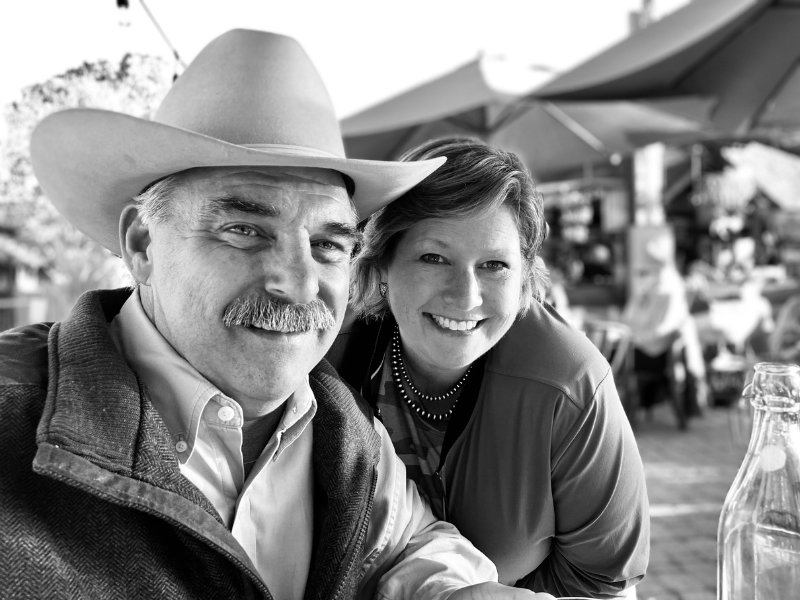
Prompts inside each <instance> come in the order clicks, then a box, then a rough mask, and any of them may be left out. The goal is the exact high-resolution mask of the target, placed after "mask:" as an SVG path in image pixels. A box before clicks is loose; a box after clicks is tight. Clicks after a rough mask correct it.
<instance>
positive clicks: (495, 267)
mask: <svg viewBox="0 0 800 600" xmlns="http://www.w3.org/2000/svg"><path fill="white" fill-rule="evenodd" d="M484 265H485V266H486V268H487V269H490V270H492V271H500V270H502V269H505V268H506V267H507V265H506V263H504V262H501V261H499V260H490V261H488V262H486V263H484Z"/></svg>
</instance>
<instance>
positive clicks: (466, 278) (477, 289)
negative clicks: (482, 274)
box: [444, 269, 483, 311]
mask: <svg viewBox="0 0 800 600" xmlns="http://www.w3.org/2000/svg"><path fill="white" fill-rule="evenodd" d="M444 300H445V302H447V303H448V304H450V305H452V306H454V307H455V308H458V309H459V310H463V311H467V310H472V309H473V308H475V307H476V306H480V305H481V304H483V296H482V294H481V285H480V281H479V280H478V278H477V277H476V275H475V273H474V272H473V271H472V270H471V269H468V270H458V271H455V272H453V273H451V274H450V276H449V278H448V281H447V288H446V290H445V293H444Z"/></svg>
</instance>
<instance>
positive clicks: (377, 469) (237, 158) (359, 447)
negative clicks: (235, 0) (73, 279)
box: [0, 30, 549, 600]
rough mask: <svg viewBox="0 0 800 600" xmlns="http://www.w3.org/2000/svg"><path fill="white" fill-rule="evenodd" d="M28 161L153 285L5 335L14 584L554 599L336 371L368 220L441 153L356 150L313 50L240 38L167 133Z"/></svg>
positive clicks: (38, 140) (123, 126)
mask: <svg viewBox="0 0 800 600" xmlns="http://www.w3.org/2000/svg"><path fill="white" fill-rule="evenodd" d="M31 155H32V159H33V164H34V169H35V170H36V174H37V176H38V178H39V180H40V182H41V184H42V186H43V189H44V190H45V192H46V193H47V194H48V197H49V198H50V199H51V200H52V201H53V202H54V203H55V205H56V206H57V207H58V208H59V209H60V210H61V211H62V212H63V213H64V215H65V216H66V217H67V218H68V219H69V220H70V221H71V222H72V223H73V224H74V225H75V226H76V227H78V228H79V229H81V230H82V231H83V232H85V233H86V234H88V235H89V236H90V237H92V238H94V239H95V240H97V241H98V242H100V243H101V244H103V245H104V246H105V247H106V248H108V249H109V250H111V251H112V252H115V253H117V254H120V255H121V257H122V259H123V261H124V262H125V265H126V266H127V267H128V269H129V270H130V272H131V274H132V276H133V277H134V279H135V280H136V282H137V287H136V289H135V290H134V291H133V292H132V291H131V290H127V289H126V290H113V291H98V292H89V293H87V294H86V295H84V296H83V297H82V298H81V299H80V300H79V301H78V303H77V305H76V306H75V308H74V310H73V312H72V314H71V315H70V316H69V318H67V319H66V320H65V321H63V322H61V323H56V324H54V325H49V324H39V325H33V326H29V327H24V328H20V329H17V330H13V331H11V332H7V333H6V334H4V335H3V336H0V357H2V358H1V360H0V419H2V424H3V425H2V429H0V452H1V453H2V454H1V456H2V461H3V463H2V474H0V589H2V590H3V593H4V594H7V595H8V596H9V597H31V598H39V597H48V598H118V597H127V598H147V599H152V598H156V597H166V598H240V597H241V598H276V599H277V600H284V599H286V600H288V599H294V598H297V599H299V598H303V597H306V598H351V597H356V596H357V597H373V596H376V595H377V596H379V597H382V598H384V597H385V598H412V597H413V598H442V599H443V598H451V599H456V598H495V597H503V598H505V597H509V598H517V597H519V598H533V597H537V596H536V595H534V594H531V593H530V592H525V591H522V590H514V589H511V588H504V587H503V586H499V585H498V584H496V583H492V582H493V581H495V580H496V579H495V578H496V573H495V571H494V567H493V566H492V565H491V563H489V562H488V560H487V559H486V558H485V557H484V556H483V555H481V554H480V553H479V552H477V550H475V549H474V548H473V547H472V546H471V545H470V544H469V543H468V542H467V541H466V540H464V539H463V538H461V537H460V536H459V535H458V533H457V531H456V530H455V529H454V528H453V527H452V526H450V525H448V524H446V523H442V522H437V521H435V520H434V519H433V517H432V516H431V513H430V510H429V509H428V507H427V506H426V505H425V504H424V503H423V502H422V501H421V500H420V498H419V496H418V495H417V492H416V489H415V488H414V487H413V485H411V484H408V483H406V481H405V472H404V470H403V467H402V464H401V463H400V462H399V461H398V460H397V458H396V457H395V456H394V454H393V451H392V447H391V442H390V440H389V437H388V435H387V434H386V431H385V430H384V429H383V428H382V426H381V425H380V424H379V423H377V422H375V421H374V420H373V419H372V417H371V415H370V414H369V412H368V411H367V410H366V409H365V408H364V405H363V404H362V403H361V401H360V400H358V399H357V398H355V397H354V396H353V395H352V393H351V392H350V391H349V389H348V388H347V387H346V385H345V384H344V383H343V382H342V381H341V380H340V379H339V378H338V377H337V375H336V374H335V372H334V371H333V370H332V369H331V368H330V367H329V366H328V365H327V363H325V362H324V361H323V362H320V361H321V359H322V357H323V355H324V354H325V352H326V351H327V349H328V348H329V346H330V345H331V343H332V341H333V339H334V337H335V336H336V332H337V330H338V328H339V326H340V324H341V322H342V318H343V315H344V311H345V305H346V302H347V290H348V276H349V259H350V255H351V253H352V251H353V248H354V245H355V243H356V241H357V239H358V236H357V233H356V231H357V230H356V223H357V220H358V218H359V217H360V218H363V217H364V216H366V215H368V214H369V213H370V212H371V211H373V210H375V209H377V208H379V207H380V206H382V205H384V204H386V203H387V202H389V201H391V200H392V199H394V198H396V197H397V196H398V195H399V194H401V193H402V192H403V191H405V190H406V189H408V188H409V187H410V186H412V185H414V184H415V183H416V182H418V181H420V180H421V179H422V178H424V177H425V176H426V175H427V174H428V173H430V172H431V171H432V170H433V169H435V168H436V167H437V166H438V163H427V164H420V163H416V164H408V163H403V164H398V163H376V162H371V161H349V160H346V159H345V158H344V154H343V151H342V144H341V138H340V134H339V132H338V125H337V123H336V120H335V118H334V115H333V110H332V108H331V105H330V101H329V100H328V97H327V93H326V91H325V89H324V86H323V85H322V82H321V80H320V79H319V76H318V75H317V73H316V71H315V70H314V68H313V66H312V65H311V63H310V61H309V60H308V58H307V57H306V55H305V54H304V52H303V51H302V49H301V48H300V47H299V45H297V43H296V42H294V41H293V40H291V39H289V38H285V37H282V36H277V35H273V34H268V33H263V32H255V31H243V30H236V31H232V32H229V33H227V34H225V35H222V36H221V37H219V38H217V39H216V40H214V41H213V42H212V43H211V44H210V45H209V46H207V47H206V48H205V49H204V50H203V51H202V52H201V53H200V54H199V55H198V57H197V58H196V59H195V60H194V61H193V63H192V65H190V67H189V68H188V69H187V70H186V72H185V73H184V74H183V75H182V76H181V78H180V79H179V80H178V81H177V82H176V84H175V85H174V87H173V89H172V90H171V91H170V92H169V94H168V95H167V97H166V98H165V99H164V102H163V103H162V105H161V108H160V109H159V112H158V114H157V117H156V119H155V121H154V122H149V121H142V120H140V119H135V118H132V117H128V116H125V115H120V114H116V113H110V112H106V111H97V110H87V109H84V110H72V111H65V112H61V113H57V114H55V115H52V116H50V117H48V118H47V119H45V120H44V121H43V122H42V123H41V124H40V125H39V127H38V128H37V130H36V131H35V133H34V136H33V140H32V145H31ZM356 210H357V211H358V215H357V214H356ZM318 363H319V364H318ZM541 597H548V598H549V596H545V595H542V596H541Z"/></svg>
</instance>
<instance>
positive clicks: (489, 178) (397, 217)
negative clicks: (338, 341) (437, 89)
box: [350, 138, 547, 318]
mask: <svg viewBox="0 0 800 600" xmlns="http://www.w3.org/2000/svg"><path fill="white" fill-rule="evenodd" d="M438 156H445V157H447V162H446V163H444V165H442V166H441V167H439V169H437V170H436V171H434V172H433V173H432V174H431V175H429V176H428V177H427V178H426V179H424V180H423V181H422V182H420V183H418V184H417V185H416V186H415V187H414V188H412V189H411V190H409V191H408V192H406V193H405V194H403V195H402V196H401V197H400V198H398V199H397V200H395V201H394V202H392V203H390V204H389V205H387V206H386V207H384V208H382V209H381V210H379V211H378V212H376V213H375V214H373V215H372V216H371V217H370V219H369V221H368V222H367V224H366V227H365V229H364V240H363V244H362V247H361V250H360V251H359V253H358V255H357V256H356V258H355V260H354V263H353V275H352V277H351V285H350V302H351V305H352V307H353V308H354V310H355V311H356V313H357V314H359V315H360V316H362V317H367V318H370V317H372V318H379V317H381V316H383V315H384V314H385V313H386V311H387V310H388V308H389V306H388V303H387V301H386V299H385V298H383V297H381V295H380V292H379V284H380V271H381V269H382V268H385V267H388V265H389V264H390V263H391V261H392V259H393V258H394V252H395V249H396V248H397V244H398V242H399V240H400V239H401V237H402V235H403V234H404V232H405V231H407V230H408V229H410V228H411V227H412V226H414V225H415V224H416V223H419V222H420V221H422V220H424V219H431V218H443V217H452V218H465V217H476V216H481V215H483V214H486V213H488V212H490V211H492V210H495V209H497V208H499V207H500V206H506V207H508V208H509V209H510V211H511V215H512V216H513V218H514V221H515V223H516V225H517V230H518V232H519V241H520V251H521V253H522V260H523V276H522V290H521V297H520V311H519V315H520V316H522V315H524V314H525V313H526V312H527V311H528V310H529V309H530V307H531V306H532V305H533V303H534V302H536V301H541V300H542V298H543V296H544V292H545V290H546V287H547V272H546V270H545V268H544V264H543V263H542V261H541V260H540V259H538V254H539V250H540V249H541V246H542V243H543V242H544V239H545V237H546V235H547V234H546V232H547V225H546V223H545V220H544V207H543V200H542V195H541V194H540V193H539V192H537V191H536V185H535V184H534V182H533V179H532V178H531V175H530V173H529V172H528V170H527V169H526V168H525V166H524V165H523V164H522V162H521V161H520V160H519V158H518V157H517V156H516V155H515V154H513V153H511V152H506V151H504V150H499V149H497V148H492V147H491V146H488V145H486V144H485V143H483V142H482V141H480V140H477V139H472V138H445V139H439V140H431V141H429V142H426V143H424V144H422V145H421V146H418V147H416V148H414V149H412V150H409V151H408V152H406V153H405V154H404V155H403V156H402V157H401V158H400V160H401V161H406V162H408V161H417V160H426V159H430V158H435V157H438Z"/></svg>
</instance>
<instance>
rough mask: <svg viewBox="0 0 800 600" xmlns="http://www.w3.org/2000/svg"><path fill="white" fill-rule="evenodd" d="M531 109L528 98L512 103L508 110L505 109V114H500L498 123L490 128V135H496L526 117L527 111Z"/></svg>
mask: <svg viewBox="0 0 800 600" xmlns="http://www.w3.org/2000/svg"><path fill="white" fill-rule="evenodd" d="M529 108H530V107H529V102H528V100H527V99H526V98H519V99H517V100H515V101H514V102H511V103H510V104H509V105H508V106H507V107H506V108H504V109H503V112H502V113H500V116H499V117H498V118H497V121H495V122H494V123H493V124H492V126H491V127H490V128H489V130H490V133H496V132H497V131H499V130H500V129H501V128H503V127H505V126H506V125H507V124H508V123H510V122H511V121H514V120H515V119H518V118H519V117H521V116H522V115H524V114H525V111H527V110H528V109H529Z"/></svg>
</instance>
